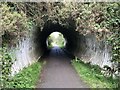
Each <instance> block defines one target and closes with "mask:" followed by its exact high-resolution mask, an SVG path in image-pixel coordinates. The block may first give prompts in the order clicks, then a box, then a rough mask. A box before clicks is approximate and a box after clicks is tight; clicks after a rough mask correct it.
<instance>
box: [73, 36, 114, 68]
mask: <svg viewBox="0 0 120 90" xmlns="http://www.w3.org/2000/svg"><path fill="white" fill-rule="evenodd" d="M78 46H79V49H78V50H77V53H76V54H75V55H76V56H78V57H79V58H81V59H82V60H84V61H85V62H91V63H92V64H97V65H99V66H100V67H103V66H104V65H108V66H111V64H112V63H111V62H110V60H111V59H112V57H111V52H110V51H111V47H110V46H108V45H107V43H106V42H105V40H100V41H99V40H97V38H96V37H95V35H94V34H89V35H85V36H83V35H80V37H79V43H78Z"/></svg>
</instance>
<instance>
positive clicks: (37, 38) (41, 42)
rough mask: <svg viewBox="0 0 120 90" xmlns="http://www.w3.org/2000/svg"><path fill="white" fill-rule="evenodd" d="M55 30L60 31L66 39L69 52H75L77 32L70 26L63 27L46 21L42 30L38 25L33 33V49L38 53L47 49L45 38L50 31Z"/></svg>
mask: <svg viewBox="0 0 120 90" xmlns="http://www.w3.org/2000/svg"><path fill="white" fill-rule="evenodd" d="M56 31H57V32H60V33H62V34H63V36H64V38H65V39H66V40H67V43H66V50H67V51H68V52H70V53H71V54H73V53H74V52H75V50H76V49H77V43H78V41H77V40H78V38H77V36H79V35H78V32H76V31H75V30H74V29H73V28H71V26H70V27H65V26H62V25H60V24H59V23H51V22H46V23H45V24H44V27H43V30H42V31H41V29H40V27H39V26H38V27H37V29H36V30H35V33H34V34H35V35H34V42H35V49H36V50H35V51H36V53H37V54H40V51H42V52H43V53H44V52H46V51H47V44H46V40H47V38H48V36H49V35H50V34H51V33H53V32H56Z"/></svg>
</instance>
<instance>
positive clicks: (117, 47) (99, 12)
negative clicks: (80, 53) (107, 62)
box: [0, 2, 120, 74]
mask: <svg viewBox="0 0 120 90" xmlns="http://www.w3.org/2000/svg"><path fill="white" fill-rule="evenodd" d="M119 8H120V3H104V2H103V3H74V2H73V3H61V2H55V3H45V2H41V3H36V2H19V3H13V2H0V10H1V11H2V12H1V16H2V18H1V20H0V21H1V23H0V25H1V28H2V29H1V31H0V37H1V36H2V39H3V40H2V44H3V46H5V45H6V44H7V45H10V44H12V45H14V44H13V43H15V44H16V43H17V42H18V41H19V40H20V38H21V37H23V36H24V37H25V36H26V35H29V34H30V33H29V32H30V30H32V28H33V27H39V32H42V31H43V30H45V28H48V27H49V25H50V26H51V24H54V26H55V25H57V24H59V25H60V26H61V27H62V28H65V30H69V31H70V30H71V31H72V30H73V31H76V32H77V33H80V34H82V35H86V34H90V33H93V34H94V35H95V36H96V37H97V38H98V40H102V39H106V41H108V43H109V45H110V46H112V58H113V60H112V61H113V62H115V63H117V64H118V65H119V63H120V28H119V27H120V9H119ZM47 22H51V24H48V23H47ZM46 23H47V25H48V26H45V24H46ZM36 30H37V29H36ZM47 31H49V30H47ZM26 33H27V34H26ZM50 33H51V32H50ZM71 33H72V32H71ZM71 33H70V34H69V36H72V35H73V34H71ZM42 34H43V33H42ZM48 34H49V33H48ZM64 34H65V32H64ZM44 35H45V34H43V36H42V37H45V38H44V39H46V37H47V36H48V35H47V34H46V35H45V36H44ZM66 35H67V33H66ZM75 35H76V34H75ZM75 35H73V37H75ZM65 38H67V37H65ZM15 39H16V40H15ZM42 39H43V38H42ZM71 39H72V38H70V39H69V40H68V41H70V43H71V42H72V41H73V40H71ZM40 40H41V39H40ZM41 41H42V40H41ZM44 41H45V40H43V42H44ZM41 43H42V42H41ZM44 43H46V42H44ZM72 44H74V43H72ZM42 46H44V44H43V45H42ZM69 46H71V45H70V44H69ZM73 46H74V45H73ZM8 47H9V46H8ZM74 47H75V46H74ZM74 47H73V48H74ZM3 49H4V48H2V49H1V52H0V53H2V52H3ZM72 50H74V49H72ZM5 55H6V54H5ZM0 57H1V58H2V57H3V56H2V55H0ZM5 59H10V58H5ZM3 62H6V63H7V64H8V65H9V62H8V61H7V60H4V61H3ZM6 63H3V64H6ZM6 67H7V66H6V65H5V67H4V68H6ZM117 68H119V66H118V67H117ZM118 70H119V69H118ZM3 74H4V72H3Z"/></svg>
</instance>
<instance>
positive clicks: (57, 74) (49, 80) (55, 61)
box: [37, 47, 87, 88]
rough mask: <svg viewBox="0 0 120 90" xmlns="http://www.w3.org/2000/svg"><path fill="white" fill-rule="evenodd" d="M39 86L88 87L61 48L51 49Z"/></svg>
mask: <svg viewBox="0 0 120 90" xmlns="http://www.w3.org/2000/svg"><path fill="white" fill-rule="evenodd" d="M46 61H47V63H46V65H45V66H44V68H43V71H42V74H41V80H39V81H38V84H37V88H87V85H86V84H85V83H83V82H82V80H81V79H80V77H79V76H78V74H77V73H76V71H75V70H74V68H73V67H72V65H71V64H70V59H69V58H67V57H66V55H65V53H64V52H63V51H62V50H61V49H60V48H57V47H56V48H53V49H52V50H51V51H50V55H49V57H48V58H47V59H46Z"/></svg>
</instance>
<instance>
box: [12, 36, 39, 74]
mask: <svg viewBox="0 0 120 90" xmlns="http://www.w3.org/2000/svg"><path fill="white" fill-rule="evenodd" d="M10 54H11V55H12V59H13V61H14V63H13V65H12V68H11V70H12V73H11V75H12V76H13V75H15V74H17V73H18V72H19V71H20V70H22V69H23V68H24V67H28V66H29V65H31V64H32V63H34V62H36V60H37V59H38V58H39V57H37V56H36V55H35V53H34V45H33V41H32V40H31V39H30V38H23V39H22V40H21V41H19V43H18V44H17V46H16V47H11V49H10Z"/></svg>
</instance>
